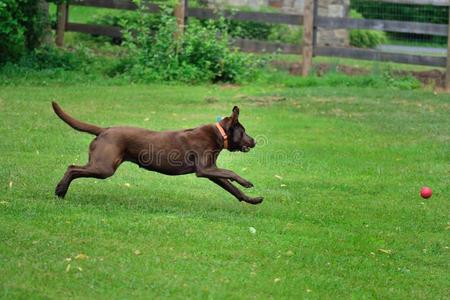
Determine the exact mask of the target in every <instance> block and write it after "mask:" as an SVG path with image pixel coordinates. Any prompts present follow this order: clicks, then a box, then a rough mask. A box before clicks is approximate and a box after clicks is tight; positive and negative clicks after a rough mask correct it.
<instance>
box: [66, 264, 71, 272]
mask: <svg viewBox="0 0 450 300" xmlns="http://www.w3.org/2000/svg"><path fill="white" fill-rule="evenodd" d="M69 271H70V264H68V265H67V267H66V272H69Z"/></svg>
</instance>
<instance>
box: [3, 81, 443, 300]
mask: <svg viewBox="0 0 450 300" xmlns="http://www.w3.org/2000/svg"><path fill="white" fill-rule="evenodd" d="M54 99H57V100H58V101H59V103H60V104H61V105H62V107H63V108H64V109H66V110H67V111H68V112H69V113H71V114H72V115H74V116H76V117H77V118H79V119H82V120H86V121H89V122H92V123H95V124H99V125H102V126H110V125H115V124H126V125H134V126H140V127H146V128H151V129H157V130H164V129H178V128H187V127H194V126H197V125H200V124H205V123H212V122H214V120H215V118H216V116H217V115H227V114H229V113H230V110H231V108H232V106H233V105H234V104H238V105H239V106H240V108H241V122H242V123H243V124H244V125H245V126H246V128H247V131H248V133H249V134H251V135H253V136H254V137H257V139H258V141H259V145H258V146H257V147H256V148H255V149H253V150H252V151H251V152H249V153H247V154H246V153H235V154H231V153H228V152H224V153H223V154H222V155H221V159H220V165H221V166H222V167H225V168H229V169H232V170H235V171H236V172H237V173H239V174H241V175H242V176H243V177H245V178H247V179H249V180H250V181H252V182H253V183H254V184H255V187H254V188H252V189H249V190H247V191H246V192H247V193H248V194H249V195H253V196H259V195H262V196H264V197H265V200H264V202H263V203H262V204H261V205H259V206H251V205H248V204H245V203H240V202H238V201H237V200H235V199H234V198H233V197H232V196H231V195H229V194H227V193H225V192H224V191H223V190H221V189H220V188H219V187H217V186H215V185H213V184H212V183H211V182H209V181H208V180H206V179H199V178H196V177H195V175H187V176H179V177H170V176H164V175H160V174H157V173H151V172H146V171H143V170H142V169H139V168H138V167H137V166H135V165H133V164H130V163H125V164H123V165H122V166H121V167H120V168H119V170H118V172H117V173H116V175H115V176H114V177H112V178H110V179H107V180H104V181H101V180H95V179H80V180H76V181H74V182H73V184H72V186H71V189H70V190H69V192H68V194H67V196H66V198H65V200H58V199H56V198H55V197H54V196H53V191H54V187H55V185H56V183H57V182H58V181H59V179H60V178H61V176H62V175H63V173H64V171H65V169H66V167H67V165H69V164H72V163H76V164H77V163H79V164H82V163H84V162H85V161H86V159H87V147H88V144H89V142H90V140H91V139H92V136H89V135H87V134H82V133H79V132H76V131H74V130H72V129H71V128H69V127H68V126H67V125H66V124H64V123H63V122H62V121H61V120H59V119H58V118H57V117H56V116H55V115H54V114H53V112H52V110H51V106H50V101H51V100H54ZM449 115H450V104H449V102H448V95H434V94H433V93H432V92H429V91H422V90H418V91H400V90H395V89H389V90H383V89H374V88H351V87H337V88H336V87H326V86H325V87H304V88H285V87H279V86H276V85H273V86H270V85H257V84H255V85H249V86H241V87H238V86H220V85H203V86H187V85H156V84H153V85H145V86H144V85H129V86H114V85H113V86H101V85H100V86H96V87H94V86H90V85H80V84H78V85H73V84H53V85H50V86H48V87H37V86H33V85H30V86H3V87H0V120H1V121H0V122H1V126H0V132H1V137H2V138H1V142H0V151H1V153H2V156H1V157H0V164H1V166H2V168H1V169H0V184H1V191H2V193H1V196H0V241H1V243H0V274H1V275H0V278H1V280H0V285H1V288H0V297H1V298H4V299H14V298H15V299H61V298H77V299H81V298H91V299H92V298H98V299H108V298H109V299H111V298H114V299H124V298H147V299H152V298H169V297H170V298H218V299H223V298H237V299H241V298H242V299H247V298H253V299H267V298H293V299H295V298H310V299H323V298H329V299H336V298H357V299H365V298H369V299H370V298H378V299H411V298H414V299H445V298H446V299H448V296H449V294H450V288H449V285H448V282H449V267H450V265H449V262H450V255H449V254H450V253H449V251H450V250H449V246H450V240H449V229H450V227H449V225H450V223H449V222H450V219H449V209H450V204H449V201H448V200H449V194H450V188H449V185H450V184H449V183H450V182H449V171H450V169H449V161H450V153H449V146H450V136H449V132H450V118H449V117H448V116H449ZM423 185H428V186H430V187H432V188H433V191H434V195H433V197H432V198H431V199H429V200H423V199H421V198H420V197H419V195H418V193H419V189H420V187H421V186H423ZM251 227H253V228H254V229H255V230H256V232H254V230H253V229H251ZM251 231H253V233H252V232H251Z"/></svg>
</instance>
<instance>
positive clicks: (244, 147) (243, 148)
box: [241, 146, 250, 152]
mask: <svg viewBox="0 0 450 300" xmlns="http://www.w3.org/2000/svg"><path fill="white" fill-rule="evenodd" d="M241 151H242V152H248V151H250V147H248V146H242V149H241Z"/></svg>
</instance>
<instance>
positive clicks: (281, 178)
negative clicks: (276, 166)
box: [275, 175, 283, 180]
mask: <svg viewBox="0 0 450 300" xmlns="http://www.w3.org/2000/svg"><path fill="white" fill-rule="evenodd" d="M275 178H277V179H280V180H283V177H281V176H280V175H275Z"/></svg>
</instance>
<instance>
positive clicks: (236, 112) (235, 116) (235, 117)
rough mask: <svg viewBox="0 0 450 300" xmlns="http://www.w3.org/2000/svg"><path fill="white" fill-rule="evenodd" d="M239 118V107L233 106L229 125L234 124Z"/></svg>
mask: <svg viewBox="0 0 450 300" xmlns="http://www.w3.org/2000/svg"><path fill="white" fill-rule="evenodd" d="M238 118H239V107H237V106H235V107H233V111H232V112H231V117H230V119H231V125H234V124H236V123H237V121H238Z"/></svg>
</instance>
